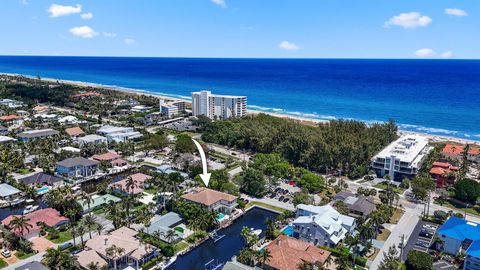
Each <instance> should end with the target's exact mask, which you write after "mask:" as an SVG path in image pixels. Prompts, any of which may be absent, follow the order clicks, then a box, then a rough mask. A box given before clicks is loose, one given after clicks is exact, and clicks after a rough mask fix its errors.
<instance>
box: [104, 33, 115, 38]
mask: <svg viewBox="0 0 480 270" xmlns="http://www.w3.org/2000/svg"><path fill="white" fill-rule="evenodd" d="M102 34H103V36H104V37H109V38H114V37H116V36H117V33H109V32H103V33H102Z"/></svg>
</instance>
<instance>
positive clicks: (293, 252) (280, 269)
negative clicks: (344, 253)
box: [264, 235, 331, 270]
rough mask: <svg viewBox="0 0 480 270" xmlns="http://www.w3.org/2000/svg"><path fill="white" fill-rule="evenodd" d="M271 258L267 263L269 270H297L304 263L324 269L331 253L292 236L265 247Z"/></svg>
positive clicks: (274, 241)
mask: <svg viewBox="0 0 480 270" xmlns="http://www.w3.org/2000/svg"><path fill="white" fill-rule="evenodd" d="M265 249H266V250H268V252H269V254H270V256H271V257H270V258H269V259H268V260H267V261H266V262H265V267H264V269H267V270H297V269H299V268H298V266H299V265H300V264H301V263H302V262H307V263H311V264H313V265H315V266H316V267H317V268H320V267H323V266H324V265H325V262H326V261H327V259H328V257H329V256H330V254H331V252H330V251H327V250H324V249H321V248H318V247H316V246H314V245H312V244H310V243H307V242H305V241H301V240H298V239H295V238H293V237H290V236H286V235H280V236H279V237H277V238H276V239H275V240H273V241H272V242H270V244H268V245H267V246H266V247H265Z"/></svg>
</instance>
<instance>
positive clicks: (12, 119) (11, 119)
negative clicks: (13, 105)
mask: <svg viewBox="0 0 480 270" xmlns="http://www.w3.org/2000/svg"><path fill="white" fill-rule="evenodd" d="M21 120H22V117H21V116H18V115H16V114H10V115H3V116H0V122H2V123H3V124H6V125H11V124H15V123H19V122H20V121H21Z"/></svg>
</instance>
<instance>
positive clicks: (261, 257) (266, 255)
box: [257, 249, 272, 268]
mask: <svg viewBox="0 0 480 270" xmlns="http://www.w3.org/2000/svg"><path fill="white" fill-rule="evenodd" d="M271 257H272V255H271V254H270V251H269V250H268V249H263V250H261V251H260V252H259V253H258V257H257V260H258V261H259V262H260V263H261V264H262V268H265V263H266V262H268V260H270V258H271Z"/></svg>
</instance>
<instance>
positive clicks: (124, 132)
mask: <svg viewBox="0 0 480 270" xmlns="http://www.w3.org/2000/svg"><path fill="white" fill-rule="evenodd" d="M97 134H99V135H101V136H105V137H106V138H107V140H108V141H109V142H112V141H114V142H125V141H128V140H135V139H138V138H141V137H142V136H143V135H142V133H140V132H138V131H135V130H134V129H133V127H115V126H110V125H104V126H102V127H101V128H99V129H98V130H97Z"/></svg>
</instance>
